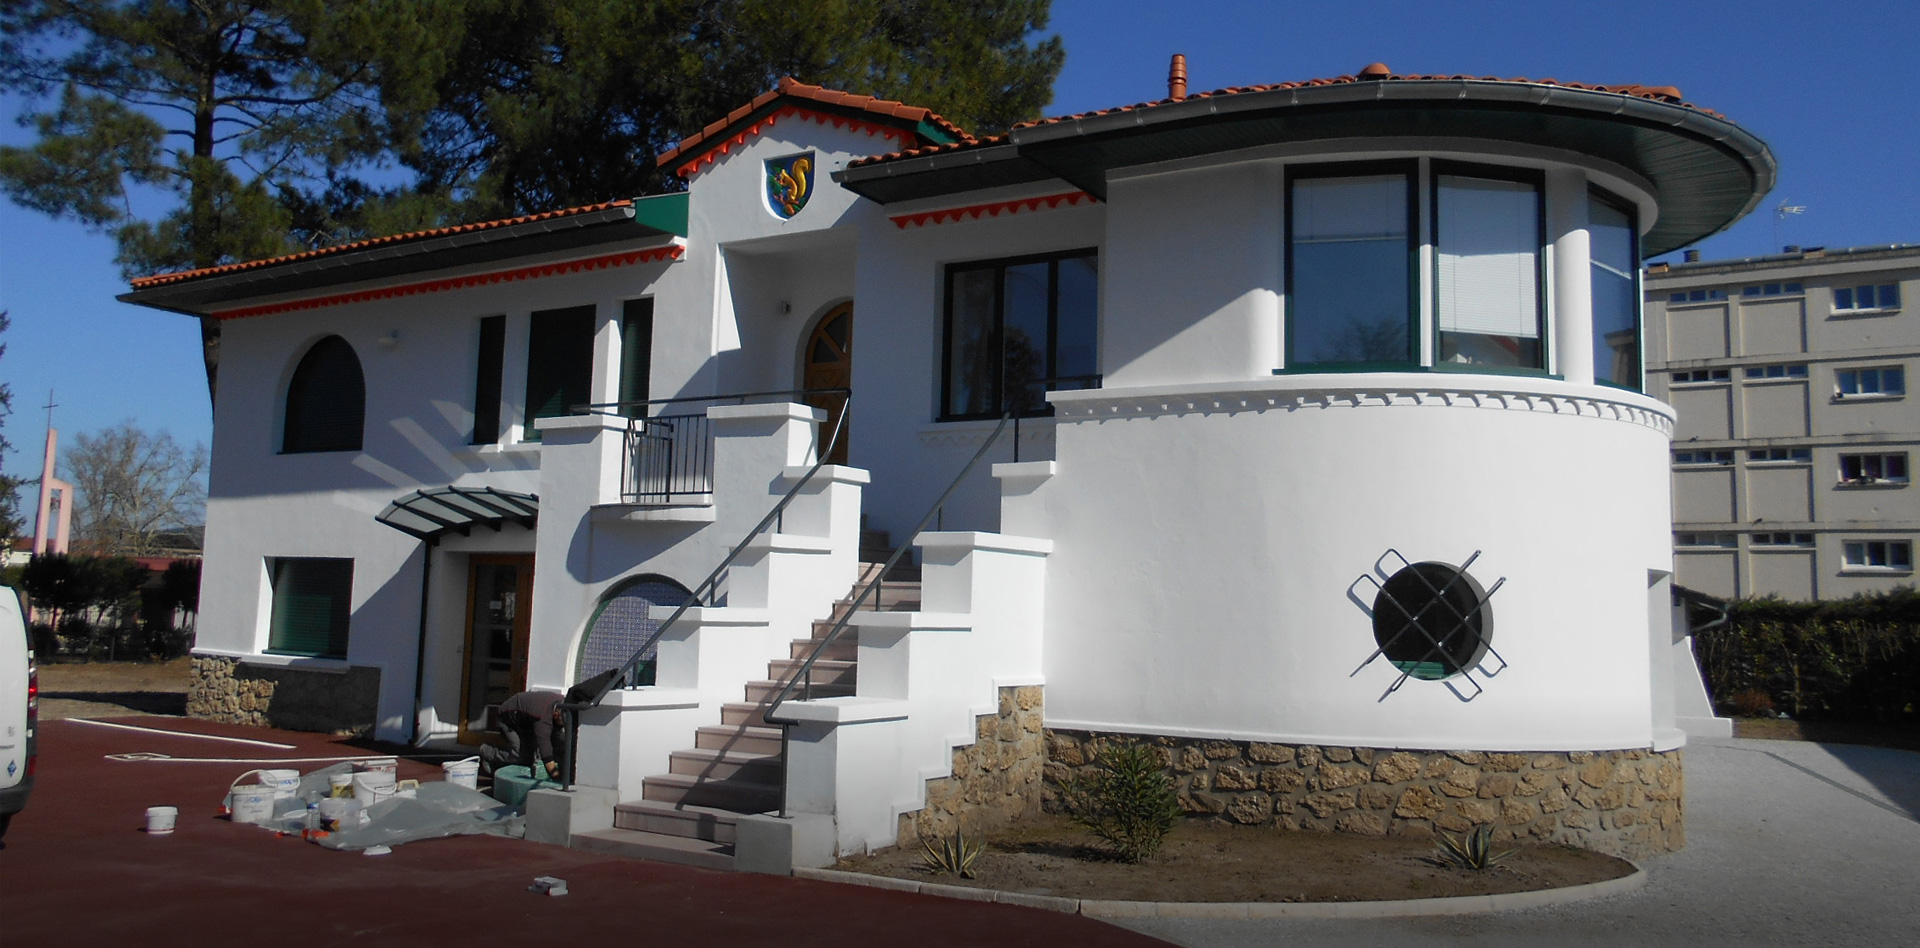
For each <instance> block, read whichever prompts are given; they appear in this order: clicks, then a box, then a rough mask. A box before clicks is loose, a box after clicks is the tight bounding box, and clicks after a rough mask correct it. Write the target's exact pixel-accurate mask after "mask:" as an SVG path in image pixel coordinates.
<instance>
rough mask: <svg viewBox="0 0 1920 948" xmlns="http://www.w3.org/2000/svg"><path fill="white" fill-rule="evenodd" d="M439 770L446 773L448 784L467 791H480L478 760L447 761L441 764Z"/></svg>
mask: <svg viewBox="0 0 1920 948" xmlns="http://www.w3.org/2000/svg"><path fill="white" fill-rule="evenodd" d="M440 769H441V770H444V771H446V773H447V782H448V783H450V784H453V785H454V786H456V787H465V788H467V789H468V790H478V789H480V758H478V757H469V758H467V759H466V760H455V761H448V762H447V763H444V764H441V765H440Z"/></svg>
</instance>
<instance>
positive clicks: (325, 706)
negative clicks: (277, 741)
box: [187, 655, 380, 734]
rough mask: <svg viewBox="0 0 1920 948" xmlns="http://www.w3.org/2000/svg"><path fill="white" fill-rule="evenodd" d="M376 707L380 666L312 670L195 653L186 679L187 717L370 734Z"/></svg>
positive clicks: (375, 715) (290, 729)
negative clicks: (342, 669)
mask: <svg viewBox="0 0 1920 948" xmlns="http://www.w3.org/2000/svg"><path fill="white" fill-rule="evenodd" d="M379 705H380V669H378V668H368V667H365V666H354V667H352V668H349V669H347V670H346V671H344V672H337V671H312V670H308V669H296V668H280V667H276V666H270V665H250V664H247V663H246V662H243V661H241V660H239V659H235V658H227V657H225V656H219V655H196V656H194V659H193V670H192V676H191V678H190V679H189V680H188V683H187V714H188V716H190V717H196V718H205V719H206V720H209V721H224V722H226V723H228V724H248V725H253V726H255V727H277V728H284V729H286V730H289V731H325V732H328V733H332V734H346V733H351V734H365V733H371V732H372V730H373V724H374V719H375V718H376V717H377V715H378V709H379Z"/></svg>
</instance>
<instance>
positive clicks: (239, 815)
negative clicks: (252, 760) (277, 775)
mask: <svg viewBox="0 0 1920 948" xmlns="http://www.w3.org/2000/svg"><path fill="white" fill-rule="evenodd" d="M247 776H248V775H247V774H241V775H240V779H241V780H245V779H246V778H247ZM273 800H274V789H273V787H271V786H268V785H267V784H248V785H246V786H244V787H243V786H240V783H239V781H234V784H233V786H232V787H229V788H228V789H227V818H228V819H230V820H232V821H233V822H235V823H265V822H266V821H268V820H270V819H273Z"/></svg>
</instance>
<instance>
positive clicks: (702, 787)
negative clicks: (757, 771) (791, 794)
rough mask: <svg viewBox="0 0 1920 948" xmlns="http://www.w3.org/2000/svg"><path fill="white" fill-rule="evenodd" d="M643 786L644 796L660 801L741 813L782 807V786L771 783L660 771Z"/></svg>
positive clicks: (644, 797)
mask: <svg viewBox="0 0 1920 948" xmlns="http://www.w3.org/2000/svg"><path fill="white" fill-rule="evenodd" d="M640 785H641V787H642V788H643V789H642V791H641V797H642V798H643V799H647V800H655V801H658V802H660V803H684V804H691V805H693V806H710V807H715V808H717V809H722V810H733V811H735V812H737V813H765V812H767V811H769V810H775V809H779V807H780V787H779V786H778V785H776V784H771V783H758V782H754V781H748V780H702V779H700V778H698V777H689V776H687V775H685V774H660V775H658V776H653V777H648V778H646V779H645V780H642V781H641V782H640Z"/></svg>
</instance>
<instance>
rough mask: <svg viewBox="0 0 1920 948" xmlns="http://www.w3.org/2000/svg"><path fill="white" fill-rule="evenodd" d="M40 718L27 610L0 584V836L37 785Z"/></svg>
mask: <svg viewBox="0 0 1920 948" xmlns="http://www.w3.org/2000/svg"><path fill="white" fill-rule="evenodd" d="M39 718H40V676H39V673H38V672H37V671H36V670H35V669H34V667H33V652H32V651H31V650H30V649H29V648H28V647H27V609H26V603H25V601H24V600H23V599H22V598H21V596H20V594H19V593H18V592H17V591H15V590H12V589H8V588H7V587H5V586H0V837H4V836H5V835H6V834H7V824H8V823H10V822H12V820H13V815H14V814H15V813H18V812H20V808H21V807H23V806H26V805H27V794H28V792H30V791H32V790H33V763H34V760H33V755H34V740H33V731H34V727H35V725H36V724H37V723H38V722H39Z"/></svg>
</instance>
